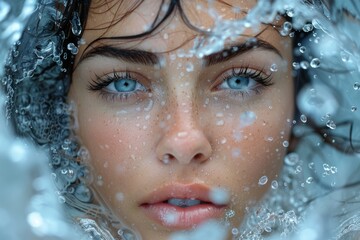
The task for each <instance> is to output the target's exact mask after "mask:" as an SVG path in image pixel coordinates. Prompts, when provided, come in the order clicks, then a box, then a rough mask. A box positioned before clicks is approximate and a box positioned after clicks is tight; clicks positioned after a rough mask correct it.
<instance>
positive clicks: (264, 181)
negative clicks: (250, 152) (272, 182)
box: [258, 176, 268, 186]
mask: <svg viewBox="0 0 360 240" xmlns="http://www.w3.org/2000/svg"><path fill="white" fill-rule="evenodd" d="M267 182H268V177H267V176H262V177H261V178H260V179H259V183H258V184H259V185H260V186H263V185H265V184H266V183H267Z"/></svg>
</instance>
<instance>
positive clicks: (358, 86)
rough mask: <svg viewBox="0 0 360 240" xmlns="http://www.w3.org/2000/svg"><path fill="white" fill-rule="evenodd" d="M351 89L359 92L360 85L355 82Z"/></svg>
mask: <svg viewBox="0 0 360 240" xmlns="http://www.w3.org/2000/svg"><path fill="white" fill-rule="evenodd" d="M353 87H354V90H359V89H360V83H358V82H355V83H354V86H353Z"/></svg>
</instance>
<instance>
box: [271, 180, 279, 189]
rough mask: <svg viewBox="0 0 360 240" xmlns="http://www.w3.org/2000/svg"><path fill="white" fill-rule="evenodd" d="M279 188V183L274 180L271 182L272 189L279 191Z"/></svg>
mask: <svg viewBox="0 0 360 240" xmlns="http://www.w3.org/2000/svg"><path fill="white" fill-rule="evenodd" d="M278 187H279V183H278V181H276V180H273V181H272V182H271V188H272V189H277V188H278Z"/></svg>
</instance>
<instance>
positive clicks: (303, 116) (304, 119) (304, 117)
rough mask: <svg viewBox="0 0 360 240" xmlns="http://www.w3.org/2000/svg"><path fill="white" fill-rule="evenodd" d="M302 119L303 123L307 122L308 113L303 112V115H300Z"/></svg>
mask: <svg viewBox="0 0 360 240" xmlns="http://www.w3.org/2000/svg"><path fill="white" fill-rule="evenodd" d="M300 121H301V122H303V123H306V122H307V117H306V115H304V114H301V116H300Z"/></svg>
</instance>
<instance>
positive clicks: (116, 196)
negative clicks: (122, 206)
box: [115, 192, 125, 202]
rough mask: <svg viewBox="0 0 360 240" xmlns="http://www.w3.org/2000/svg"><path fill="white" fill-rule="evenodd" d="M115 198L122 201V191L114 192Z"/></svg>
mask: <svg viewBox="0 0 360 240" xmlns="http://www.w3.org/2000/svg"><path fill="white" fill-rule="evenodd" d="M115 198H116V200H117V201H119V202H122V201H124V198H125V196H124V194H123V193H122V192H118V193H116V195H115Z"/></svg>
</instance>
